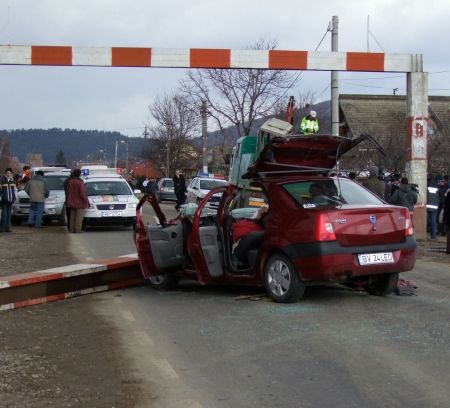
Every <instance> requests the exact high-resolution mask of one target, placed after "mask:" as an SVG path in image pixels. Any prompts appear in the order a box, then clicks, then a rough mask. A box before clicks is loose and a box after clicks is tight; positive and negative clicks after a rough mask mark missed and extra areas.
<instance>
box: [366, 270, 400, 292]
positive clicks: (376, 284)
mask: <svg viewBox="0 0 450 408" xmlns="http://www.w3.org/2000/svg"><path fill="white" fill-rule="evenodd" d="M398 277H399V275H398V273H397V272H396V273H385V274H382V275H371V276H369V280H368V281H367V282H366V283H365V284H364V285H363V287H364V290H365V291H366V292H367V293H368V294H369V295H372V296H386V295H390V294H391V293H393V292H394V291H395V288H396V287H397V284H398Z"/></svg>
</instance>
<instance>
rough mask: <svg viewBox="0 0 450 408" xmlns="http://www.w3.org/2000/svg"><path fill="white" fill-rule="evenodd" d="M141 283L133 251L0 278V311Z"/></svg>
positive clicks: (142, 280)
mask: <svg viewBox="0 0 450 408" xmlns="http://www.w3.org/2000/svg"><path fill="white" fill-rule="evenodd" d="M143 283H144V279H143V278H142V274H141V271H140V267H139V261H138V257H137V255H136V254H130V255H124V256H120V257H116V258H111V259H104V260H97V261H94V262H92V263H86V264H75V265H68V266H61V267H58V268H52V269H46V270H42V271H35V272H29V273H23V274H18V275H10V276H4V277H0V311H2V310H10V309H18V308H21V307H25V306H32V305H37V304H41V303H47V302H54V301H57V300H64V299H69V298H72V297H76V296H81V295H86V294H89V293H96V292H103V291H107V290H112V289H118V288H124V287H128V286H135V285H141V284H143Z"/></svg>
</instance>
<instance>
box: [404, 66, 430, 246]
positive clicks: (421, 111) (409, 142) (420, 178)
mask: <svg viewBox="0 0 450 408" xmlns="http://www.w3.org/2000/svg"><path fill="white" fill-rule="evenodd" d="M417 65H418V66H417V69H418V71H419V72H409V73H407V79H406V83H407V110H406V112H407V115H406V116H407V117H406V124H407V125H406V126H407V127H406V174H407V177H408V179H409V182H410V183H415V184H417V185H418V186H419V198H418V200H417V205H416V207H415V209H414V229H415V233H416V235H417V236H418V237H421V238H423V237H425V236H426V232H427V211H426V205H427V158H428V153H427V136H428V135H427V132H428V127H427V124H428V74H427V73H426V72H421V70H422V63H421V58H420V59H419V60H418V61H417Z"/></svg>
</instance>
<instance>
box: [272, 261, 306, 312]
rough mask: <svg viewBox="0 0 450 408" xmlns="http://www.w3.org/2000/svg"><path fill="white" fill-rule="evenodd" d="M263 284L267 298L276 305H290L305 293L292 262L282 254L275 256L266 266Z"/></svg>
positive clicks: (303, 285)
mask: <svg viewBox="0 0 450 408" xmlns="http://www.w3.org/2000/svg"><path fill="white" fill-rule="evenodd" d="M264 282H265V285H266V290H267V293H268V294H269V296H270V297H271V298H272V299H273V300H274V301H275V302H278V303H292V302H296V301H297V300H299V299H300V298H301V297H302V296H303V294H304V293H305V288H306V286H305V284H304V283H303V282H302V281H301V280H300V279H299V277H298V275H297V271H296V270H295V268H294V265H292V262H291V261H290V260H289V259H288V258H287V257H286V256H284V255H283V254H275V255H272V256H271V257H270V259H269V260H268V262H267V264H266V269H265V274H264Z"/></svg>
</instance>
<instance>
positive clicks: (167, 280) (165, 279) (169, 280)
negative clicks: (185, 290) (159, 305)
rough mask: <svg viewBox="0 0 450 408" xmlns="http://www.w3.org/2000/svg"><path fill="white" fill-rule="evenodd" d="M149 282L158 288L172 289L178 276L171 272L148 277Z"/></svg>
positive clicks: (175, 285) (176, 283) (176, 282)
mask: <svg viewBox="0 0 450 408" xmlns="http://www.w3.org/2000/svg"><path fill="white" fill-rule="evenodd" d="M149 280H150V284H151V285H152V286H153V287H154V288H155V289H158V290H173V289H176V287H177V286H178V282H179V280H180V279H179V278H178V276H175V275H174V274H171V273H166V274H163V275H156V276H151V277H150V279H149Z"/></svg>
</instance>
